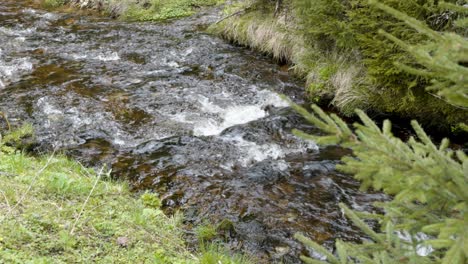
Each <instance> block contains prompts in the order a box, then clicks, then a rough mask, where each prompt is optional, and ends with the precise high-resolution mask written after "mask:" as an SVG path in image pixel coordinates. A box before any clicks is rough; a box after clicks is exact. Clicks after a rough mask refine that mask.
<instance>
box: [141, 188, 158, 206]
mask: <svg viewBox="0 0 468 264" xmlns="http://www.w3.org/2000/svg"><path fill="white" fill-rule="evenodd" d="M140 200H141V201H142V202H143V204H144V205H145V206H147V207H149V208H153V209H159V208H161V205H162V202H161V199H159V197H158V195H157V194H155V193H150V192H146V193H144V194H143V195H142V196H141V197H140Z"/></svg>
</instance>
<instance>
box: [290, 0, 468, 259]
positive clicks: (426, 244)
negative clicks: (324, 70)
mask: <svg viewBox="0 0 468 264" xmlns="http://www.w3.org/2000/svg"><path fill="white" fill-rule="evenodd" d="M371 4H373V5H375V6H376V7H378V8H379V9H381V10H384V11H385V12H387V13H388V14H391V15H392V16H394V17H395V18H397V19H399V20H401V21H403V22H404V23H406V24H407V25H408V26H410V27H412V28H414V29H415V30H417V31H418V32H420V33H421V34H424V35H425V37H426V38H427V41H426V42H425V45H422V46H421V45H411V44H408V43H407V42H406V41H403V40H401V39H399V38H397V37H395V36H394V35H393V34H390V33H386V32H384V31H382V32H381V33H382V34H383V35H384V36H385V37H387V38H388V39H390V40H391V41H393V42H395V43H397V44H398V45H399V46H400V47H402V48H404V49H405V50H406V51H407V52H408V53H409V54H411V55H412V56H413V58H414V59H415V63H413V66H412V67H410V66H406V65H401V68H402V69H403V70H405V71H408V72H412V73H414V74H415V75H424V76H426V77H430V79H431V83H432V85H431V86H430V87H428V89H430V90H432V91H435V92H438V94H439V95H440V96H443V97H444V99H445V100H447V102H448V103H450V104H453V105H455V106H460V107H463V106H466V105H467V104H468V96H467V87H468V86H467V83H466V82H467V81H466V73H467V68H466V65H463V63H459V62H460V61H465V60H466V58H468V57H467V55H468V42H467V41H466V39H465V38H463V37H461V36H459V35H457V34H454V33H440V32H437V31H434V30H432V29H430V28H429V27H428V26H426V25H425V24H424V23H422V22H420V21H419V20H417V19H414V18H413V17H411V16H408V15H407V14H404V13H401V12H399V11H397V10H396V9H393V8H391V7H389V6H387V5H384V4H381V3H378V2H377V1H375V0H374V1H371ZM449 7H450V8H452V6H449ZM463 11H464V12H466V10H463ZM457 23H462V22H457ZM293 107H294V108H295V109H296V110H297V111H298V112H300V113H301V114H302V115H303V116H304V117H305V118H306V119H307V120H308V121H309V122H311V123H313V124H314V125H316V126H317V127H318V128H320V129H321V130H322V131H324V132H326V134H327V135H325V136H313V135H308V134H306V133H304V132H301V131H295V133H296V134H297V135H299V136H301V137H304V138H308V139H312V140H314V141H316V142H317V143H319V144H324V145H327V144H340V145H342V146H344V147H348V148H351V149H352V150H353V155H354V156H353V157H350V156H348V157H345V158H343V159H342V161H343V163H342V164H341V165H339V166H338V169H339V170H341V171H343V172H345V173H348V174H353V175H355V178H356V179H358V180H360V181H362V189H364V190H366V189H368V188H373V189H375V190H382V191H384V192H385V193H387V194H390V195H392V197H393V200H391V201H389V202H383V203H378V204H376V206H378V207H380V208H381V209H382V212H384V213H382V214H381V213H367V212H354V211H352V210H350V209H349V208H348V207H346V205H344V204H341V205H340V206H341V208H342V209H343V211H344V213H345V215H346V216H347V217H348V218H349V219H350V220H351V221H352V222H353V223H354V224H355V225H356V226H357V227H359V228H360V229H361V230H362V231H363V232H364V233H365V234H366V235H367V236H368V239H366V240H365V241H363V242H362V244H355V243H349V242H343V241H337V242H336V252H335V254H332V253H331V252H329V251H328V250H326V249H325V248H323V247H322V246H320V245H318V244H317V243H315V242H313V241H311V240H309V239H308V238H306V237H305V236H303V235H301V234H296V238H297V239H298V240H299V241H301V242H302V243H304V244H305V245H306V246H308V247H310V248H312V249H314V250H315V251H317V252H318V253H320V254H321V255H323V256H325V257H326V261H319V260H315V259H311V258H309V257H307V256H302V259H303V261H304V262H306V263H333V264H348V263H381V264H385V263H414V264H422V263H428V264H429V263H442V264H464V263H466V261H467V258H468V249H467V246H466V243H467V239H468V203H467V202H468V194H467V193H466V190H468V156H467V155H466V153H464V152H463V151H461V150H458V151H455V150H452V149H451V148H450V147H449V146H450V143H449V141H448V139H444V140H442V142H441V143H440V144H437V145H436V144H435V143H433V141H432V140H431V139H430V137H429V136H428V135H427V134H426V133H425V132H424V130H423V129H422V128H421V126H420V125H419V124H418V122H416V121H413V122H412V123H411V125H412V127H413V129H414V132H415V134H416V136H417V138H414V137H411V138H410V139H409V140H408V142H403V141H402V140H401V139H399V138H397V137H395V136H393V135H392V132H391V123H390V121H388V120H386V121H385V122H384V123H383V126H382V128H379V127H378V126H377V125H376V124H375V123H374V122H373V121H372V120H371V119H370V118H369V117H368V116H367V115H366V114H365V113H364V112H363V111H361V110H357V111H356V113H357V115H358V116H359V117H360V119H361V121H362V124H355V125H354V129H355V130H354V131H353V130H351V128H350V127H348V125H347V124H346V123H345V122H344V121H343V120H342V119H340V118H339V117H338V116H336V115H334V114H331V115H328V114H326V113H324V112H323V111H322V110H321V109H320V108H319V107H317V106H316V105H313V106H312V109H313V111H314V113H308V112H307V110H305V109H304V108H302V107H300V106H298V105H293ZM363 219H365V220H373V221H378V223H379V224H380V227H381V230H380V232H377V231H375V230H373V229H372V228H371V227H370V226H369V225H368V224H367V223H366V222H365V220H363Z"/></svg>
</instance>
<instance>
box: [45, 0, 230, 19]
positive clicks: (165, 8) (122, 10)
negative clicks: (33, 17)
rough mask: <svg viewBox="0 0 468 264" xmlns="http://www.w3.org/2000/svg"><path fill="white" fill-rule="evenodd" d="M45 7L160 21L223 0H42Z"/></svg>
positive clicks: (181, 15)
mask: <svg viewBox="0 0 468 264" xmlns="http://www.w3.org/2000/svg"><path fill="white" fill-rule="evenodd" d="M42 1H43V2H42V5H43V6H44V7H46V8H58V7H61V6H64V5H73V6H77V7H79V8H88V9H96V10H98V11H100V12H104V13H106V14H108V15H111V16H113V17H120V18H122V19H126V20H134V21H162V20H167V19H171V18H179V17H186V16H190V15H192V14H194V13H195V10H196V9H197V8H199V7H201V6H213V5H217V4H221V3H222V2H224V1H223V0H146V1H138V0H108V1H106V0H89V1H83V0H42Z"/></svg>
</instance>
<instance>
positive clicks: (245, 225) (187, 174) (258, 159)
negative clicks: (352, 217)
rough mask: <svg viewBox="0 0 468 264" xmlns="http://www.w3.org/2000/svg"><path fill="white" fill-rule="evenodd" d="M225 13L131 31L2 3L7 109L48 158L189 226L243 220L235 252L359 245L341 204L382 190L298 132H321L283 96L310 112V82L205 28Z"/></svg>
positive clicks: (0, 107) (285, 255) (0, 56)
mask: <svg viewBox="0 0 468 264" xmlns="http://www.w3.org/2000/svg"><path fill="white" fill-rule="evenodd" d="M215 13H216V12H212V11H211V12H205V13H203V12H202V13H200V14H198V15H196V16H194V17H191V18H187V19H182V20H178V21H174V22H170V23H163V24H156V23H126V22H120V21H115V20H110V19H106V18H102V17H101V18H100V17H87V16H79V15H74V14H59V13H50V12H46V11H43V10H38V9H34V8H32V7H31V6H30V5H28V3H27V1H17V0H6V1H5V0H2V1H1V2H0V111H3V112H6V113H7V114H8V116H9V118H10V121H11V122H12V123H20V122H30V123H32V124H33V125H34V127H35V130H36V134H37V140H38V144H39V147H38V148H39V149H42V150H44V149H45V150H51V149H53V148H55V149H57V150H61V151H65V152H66V153H68V154H69V155H71V156H72V157H74V158H76V159H78V160H80V161H82V162H84V163H85V164H87V165H89V166H102V165H103V164H107V165H108V166H110V167H111V168H112V170H113V175H114V176H115V177H120V178H123V179H126V180H128V181H130V183H131V186H132V187H133V188H134V189H135V190H136V191H143V190H153V191H157V192H158V193H159V194H160V195H161V197H162V199H163V203H164V207H165V209H166V211H167V212H169V213H170V212H171V211H174V210H179V209H182V210H183V211H184V214H185V216H186V222H187V225H189V226H190V225H196V224H200V223H202V222H203V221H206V220H209V221H211V222H214V223H218V222H221V221H223V220H224V221H223V222H224V223H232V225H225V226H229V227H227V228H225V230H223V231H222V233H224V236H225V238H226V241H227V243H228V244H229V245H230V246H232V247H233V248H237V249H239V250H245V251H247V252H250V253H253V254H255V255H257V256H259V257H260V258H261V259H262V261H264V262H267V263H271V262H280V261H283V262H285V263H298V262H299V260H298V255H299V254H300V253H301V252H302V253H304V252H305V251H304V250H305V249H303V247H302V246H301V245H300V244H298V243H297V242H296V241H295V240H294V239H293V238H292V236H293V234H294V233H295V232H303V233H305V234H306V235H308V236H309V237H311V238H313V239H314V240H316V241H318V242H320V243H325V244H326V245H328V246H331V245H332V244H333V241H334V240H335V239H336V238H341V239H345V240H356V239H359V237H360V236H361V234H360V233H359V232H358V231H357V230H356V229H355V228H354V227H352V226H351V225H350V223H349V222H348V221H347V220H346V219H345V218H344V217H343V215H342V213H341V212H340V210H339V207H338V203H340V202H344V203H347V204H348V205H350V206H351V207H353V208H357V209H366V208H370V203H371V202H372V201H375V200H379V199H382V195H380V194H368V193H367V194H366V193H361V192H359V191H358V187H359V184H358V183H357V182H355V181H354V180H353V179H352V178H351V177H350V176H347V175H343V174H340V173H338V172H337V171H336V170H335V165H336V164H337V163H338V160H339V159H340V158H341V157H342V156H343V155H345V154H348V153H349V152H348V151H347V150H344V149H341V148H339V147H327V148H318V147H317V146H316V145H315V144H314V143H313V142H307V141H304V140H301V139H298V138H296V137H295V136H293V135H292V134H291V132H290V131H291V129H292V128H300V129H303V130H306V131H309V132H311V133H318V131H317V130H316V129H314V127H312V126H309V125H307V124H305V122H304V120H303V119H302V118H301V117H300V116H298V115H297V114H295V113H294V112H293V111H291V110H290V109H289V108H288V107H287V104H286V103H285V102H283V101H282V100H281V99H280V97H279V96H278V95H277V93H284V94H286V95H288V96H289V97H291V98H293V100H295V101H296V102H298V103H301V99H300V98H303V96H304V95H303V94H302V93H303V88H302V87H303V84H302V83H301V82H300V81H297V80H295V79H294V78H292V77H291V76H290V75H289V74H288V72H287V69H285V68H284V67H280V66H278V65H277V64H275V63H274V62H272V61H271V60H270V59H268V58H265V57H262V56H259V55H257V54H255V53H253V52H251V51H248V50H246V49H244V48H241V47H235V46H233V45H230V44H229V43H226V42H224V41H223V40H221V39H218V38H216V37H213V36H210V35H207V34H206V33H204V32H203V31H202V30H201V28H203V27H204V26H206V25H207V24H209V23H211V22H213V21H215V20H216V19H217V16H216V15H214V14H215ZM188 237H189V239H190V235H189V236H188ZM309 253H311V252H309Z"/></svg>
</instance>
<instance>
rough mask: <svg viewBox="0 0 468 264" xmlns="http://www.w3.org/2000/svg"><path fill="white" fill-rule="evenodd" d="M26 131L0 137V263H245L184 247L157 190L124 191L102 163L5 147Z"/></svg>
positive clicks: (216, 250) (178, 221) (176, 221)
mask: <svg viewBox="0 0 468 264" xmlns="http://www.w3.org/2000/svg"><path fill="white" fill-rule="evenodd" d="M30 133H31V128H30V127H26V129H21V130H19V132H15V133H12V134H10V135H6V136H5V135H3V136H4V138H3V141H1V140H0V182H1V185H0V194H1V195H0V197H1V198H0V223H1V225H0V262H1V263H26V262H27V263H71V262H73V263H90V262H92V263H129V262H132V263H206V264H211V263H219V262H222V263H249V260H248V259H246V258H244V257H241V256H229V255H228V254H229V253H226V251H224V250H223V249H222V248H221V247H216V246H207V247H206V248H203V247H201V248H200V250H199V251H198V252H191V251H190V250H189V249H188V247H187V245H186V243H185V240H184V236H185V234H184V227H183V224H182V221H183V219H184V217H183V216H182V214H180V213H176V214H174V215H172V216H167V215H166V214H164V212H163V211H162V210H161V208H160V206H161V201H160V200H159V197H158V196H157V195H156V194H154V193H149V192H146V193H144V194H141V195H136V194H134V193H132V192H130V191H129V187H128V184H127V183H124V182H121V181H116V180H113V179H111V178H110V171H109V169H107V168H102V169H100V170H98V171H95V170H93V169H89V168H85V167H84V166H83V165H81V164H80V163H77V162H75V161H71V160H69V159H68V158H66V157H64V156H62V155H58V154H57V153H53V154H51V155H46V156H41V157H32V156H29V155H26V154H24V153H22V152H20V151H16V150H15V149H14V148H12V147H8V146H7V145H6V144H7V142H6V141H8V142H10V143H11V142H19V139H20V138H21V137H23V136H24V135H27V134H30ZM0 139H1V138H0Z"/></svg>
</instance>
